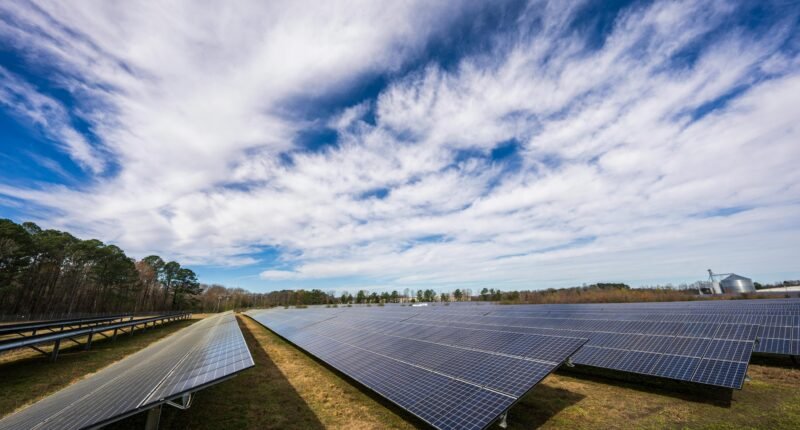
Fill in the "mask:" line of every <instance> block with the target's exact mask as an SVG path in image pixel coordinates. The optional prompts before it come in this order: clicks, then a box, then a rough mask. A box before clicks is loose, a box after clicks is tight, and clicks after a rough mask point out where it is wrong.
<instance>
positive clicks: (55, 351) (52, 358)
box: [50, 339, 61, 361]
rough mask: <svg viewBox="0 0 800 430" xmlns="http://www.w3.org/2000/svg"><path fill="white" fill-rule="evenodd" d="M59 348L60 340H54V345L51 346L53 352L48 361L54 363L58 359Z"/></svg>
mask: <svg viewBox="0 0 800 430" xmlns="http://www.w3.org/2000/svg"><path fill="white" fill-rule="evenodd" d="M59 348H61V339H58V340H56V343H55V344H54V345H53V352H52V354H51V355H50V361H56V359H57V358H58V349H59Z"/></svg>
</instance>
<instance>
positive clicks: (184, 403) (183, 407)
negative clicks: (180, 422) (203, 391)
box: [166, 393, 193, 411]
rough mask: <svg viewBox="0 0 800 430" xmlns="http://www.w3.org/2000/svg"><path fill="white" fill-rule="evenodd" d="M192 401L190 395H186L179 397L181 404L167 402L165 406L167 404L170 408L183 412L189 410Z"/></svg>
mask: <svg viewBox="0 0 800 430" xmlns="http://www.w3.org/2000/svg"><path fill="white" fill-rule="evenodd" d="M192 399H193V397H192V393H186V394H184V395H183V396H181V402H182V403H176V402H173V401H172V400H167V401H166V404H168V405H170V406H172V407H174V408H178V409H180V410H182V411H185V410H187V409H189V408H190V407H191V406H192Z"/></svg>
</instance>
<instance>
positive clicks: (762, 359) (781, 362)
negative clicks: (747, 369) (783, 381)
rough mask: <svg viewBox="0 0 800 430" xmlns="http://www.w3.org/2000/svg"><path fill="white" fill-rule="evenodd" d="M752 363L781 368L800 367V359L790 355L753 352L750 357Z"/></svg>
mask: <svg viewBox="0 0 800 430" xmlns="http://www.w3.org/2000/svg"><path fill="white" fill-rule="evenodd" d="M750 364H757V365H759V366H768V367H777V368H781V369H797V368H800V361H798V359H796V358H792V357H791V356H788V355H771V354H753V355H752V356H751V357H750Z"/></svg>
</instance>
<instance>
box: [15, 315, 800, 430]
mask: <svg viewBox="0 0 800 430" xmlns="http://www.w3.org/2000/svg"><path fill="white" fill-rule="evenodd" d="M188 323H189V322H179V323H176V324H173V325H168V326H166V327H164V328H162V329H157V330H153V331H151V332H145V333H141V334H142V335H141V336H139V335H138V334H137V335H136V336H139V337H138V338H137V337H136V336H134V338H132V339H130V340H128V341H127V343H126V341H125V340H123V341H122V343H120V342H119V341H118V344H117V345H116V346H114V347H111V348H108V347H106V345H105V344H104V345H102V346H101V345H100V343H98V348H97V350H96V351H97V352H96V353H95V354H92V355H86V354H87V353H84V352H80V353H77V352H76V353H74V354H66V355H65V357H68V358H69V361H65V362H64V363H63V364H61V363H55V364H52V363H48V362H46V359H45V360H40V359H25V360H20V361H19V362H13V363H5V364H1V365H0V381H2V382H0V390H4V392H9V393H10V395H9V396H4V397H3V401H2V402H0V413H3V414H4V413H7V412H9V411H10V410H12V409H14V407H15V406H14V405H19V404H21V403H25V402H27V401H30V400H32V399H33V398H38V397H41V396H43V395H45V394H46V393H47V392H50V391H54V390H55V389H57V388H60V386H63V385H65V384H67V383H68V382H69V381H71V380H74V379H75V378H78V377H80V376H81V375H83V374H84V373H87V372H91V371H95V370H97V369H99V368H100V367H102V366H103V365H105V364H109V363H111V362H113V361H115V360H118V359H119V358H121V356H123V355H124V354H127V353H131V352H133V351H135V350H136V349H138V348H140V347H142V346H144V345H145V344H147V343H149V342H151V341H155V340H156V339H158V338H160V337H162V336H164V335H166V334H168V333H169V332H171V331H174V330H175V329H177V328H178V326H179V325H184V326H185V325H186V324H188ZM239 323H240V325H241V327H242V330H243V333H244V336H245V339H246V341H247V343H248V345H249V346H250V348H251V351H252V353H253V358H254V360H255V363H256V367H255V368H253V369H249V370H247V371H245V372H243V373H241V374H240V375H238V376H237V377H235V378H233V379H231V380H229V381H226V382H224V383H221V384H219V385H216V386H213V387H210V388H208V389H206V390H203V391H200V392H199V393H197V394H196V396H195V399H194V403H193V405H192V407H191V408H190V409H189V410H187V411H180V410H177V409H173V408H169V407H165V409H164V412H163V414H162V418H161V428H162V429H221V428H237V429H238V428H247V429H322V428H335V429H345V428H346V429H407V428H416V427H424V425H423V423H421V422H419V421H417V420H416V419H415V418H414V417H412V416H410V415H408V414H407V413H405V412H403V411H402V410H399V409H398V408H396V407H394V406H393V405H391V404H388V403H386V402H385V401H383V400H382V399H380V398H379V397H377V396H374V395H372V394H371V393H370V392H368V391H367V390H363V389H360V388H358V385H357V384H354V383H352V382H351V381H349V380H348V379H347V378H346V377H345V376H343V375H341V374H338V373H337V372H335V371H332V370H330V369H329V368H327V367H326V366H324V365H322V364H321V363H319V362H318V361H316V360H315V359H313V358H312V357H310V356H308V355H306V354H304V353H303V352H301V351H299V350H298V349H296V348H295V347H293V346H292V345H291V344H288V343H287V342H285V341H284V340H282V339H281V338H279V337H278V336H276V335H274V334H273V333H272V332H270V331H269V330H267V329H265V328H263V327H262V326H260V325H258V324H257V323H255V322H254V321H252V320H250V319H249V318H247V317H242V316H240V317H239ZM73 358H74V363H72V360H73ZM71 363H72V364H71ZM104 363H105V364H104ZM49 366H53V367H49ZM84 369H91V370H87V371H86V372H85V371H84ZM20 371H24V375H17V374H16V373H20ZM62 373H63V375H62ZM749 375H750V377H751V378H752V380H751V381H750V382H747V383H746V384H745V387H744V390H742V391H736V392H733V393H732V394H731V393H730V392H729V391H724V390H723V391H718V390H702V389H698V387H697V386H693V385H682V384H676V383H670V382H667V383H660V384H656V383H653V382H652V381H650V382H646V381H631V380H619V379H613V378H610V377H608V376H604V377H598V376H596V375H594V376H593V375H586V374H582V373H578V372H575V371H559V372H558V373H556V374H554V375H551V376H549V377H548V378H547V379H545V381H543V382H542V383H541V384H539V385H538V386H536V387H535V388H534V389H533V390H532V391H531V392H530V393H529V394H528V395H526V396H525V397H523V398H522V399H521V401H520V402H519V403H518V404H517V405H515V406H514V407H513V408H512V409H511V410H510V412H509V418H508V424H509V428H511V429H530V428H543V429H598V428H644V429H661V428H675V429H762V428H763V429H797V428H800V389H798V387H800V369H798V368H796V367H794V366H793V365H792V364H791V362H790V361H789V360H788V359H787V360H783V359H766V358H759V357H755V358H754V360H753V362H752V365H751V366H750V371H749ZM6 376H13V378H12V380H7V379H6ZM611 376H614V375H611ZM49 379H55V381H54V382H52V383H49V382H47V381H48V380H49ZM9 382H11V383H9ZM9 387H10V388H12V389H11V390H10V391H8V388H9ZM10 397H13V398H14V399H10ZM143 423H144V416H143V415H139V416H135V417H131V418H129V419H127V420H124V421H121V422H119V423H117V424H115V425H113V426H112V427H111V428H116V429H134V428H135V429H141V428H142V426H143Z"/></svg>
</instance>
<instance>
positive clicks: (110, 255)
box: [0, 219, 201, 317]
mask: <svg viewBox="0 0 800 430" xmlns="http://www.w3.org/2000/svg"><path fill="white" fill-rule="evenodd" d="M200 292H201V288H200V284H199V282H198V281H197V275H196V274H195V273H194V272H193V271H192V270H191V269H189V268H186V267H182V266H181V265H180V263H178V262H176V261H164V260H163V259H162V258H161V257H159V256H157V255H151V256H148V257H145V258H143V259H141V260H138V261H137V260H135V259H133V258H130V257H128V256H127V255H125V252H124V251H123V250H122V249H120V248H119V247H117V246H115V245H108V244H104V243H103V242H101V241H99V240H97V239H88V240H82V239H79V238H77V237H75V236H73V235H71V234H70V233H67V232H63V231H59V230H51V229H42V228H40V227H39V226H38V225H36V224H34V223H32V222H25V223H22V224H17V223H15V222H13V221H11V220H9V219H0V314H4V315H7V316H8V315H10V316H23V317H25V316H31V315H59V314H64V315H66V314H80V313H108V312H148V311H164V310H182V309H189V308H191V307H192V306H194V304H195V302H196V296H197V295H198V294H200Z"/></svg>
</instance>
